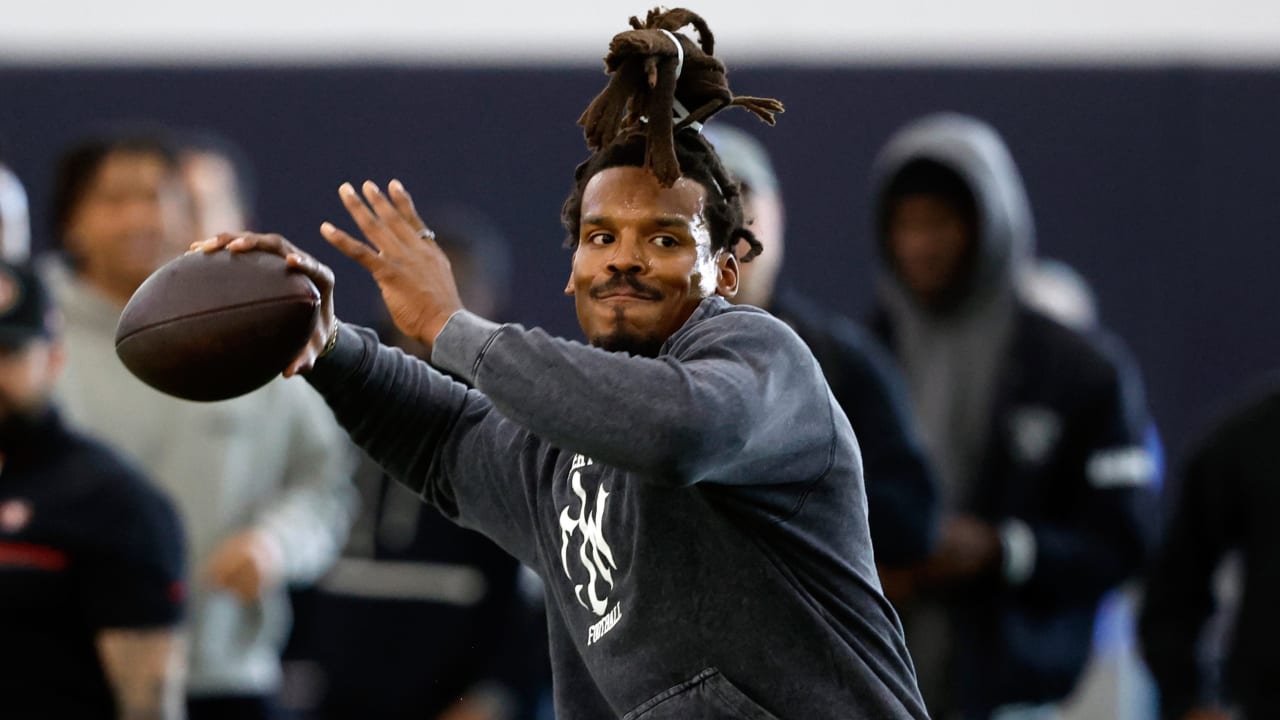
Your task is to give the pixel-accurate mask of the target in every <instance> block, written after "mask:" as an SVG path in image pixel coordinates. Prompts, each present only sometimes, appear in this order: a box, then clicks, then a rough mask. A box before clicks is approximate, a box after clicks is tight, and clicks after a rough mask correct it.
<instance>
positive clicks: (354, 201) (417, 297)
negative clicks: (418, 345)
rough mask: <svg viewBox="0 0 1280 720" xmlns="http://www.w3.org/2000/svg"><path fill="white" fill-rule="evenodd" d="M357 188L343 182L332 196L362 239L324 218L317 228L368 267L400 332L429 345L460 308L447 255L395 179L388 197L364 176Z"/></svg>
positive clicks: (430, 345)
mask: <svg viewBox="0 0 1280 720" xmlns="http://www.w3.org/2000/svg"><path fill="white" fill-rule="evenodd" d="M361 190H362V191H363V193H364V197H363V199H362V198H361V197H360V195H358V194H357V193H356V189H355V188H354V187H352V186H351V184H350V183H344V184H343V185H342V187H340V188H339V189H338V196H339V197H340V198H342V204H343V205H344V206H346V208H347V212H348V213H350V214H351V219H352V220H355V222H356V225H357V226H358V227H359V228H360V232H361V233H363V234H364V237H365V240H367V241H368V242H367V243H365V242H361V241H359V240H357V239H355V238H353V237H351V236H350V235H348V234H347V233H346V232H343V231H342V230H340V229H338V228H337V227H335V226H334V225H333V224H332V223H328V222H326V223H324V224H323V225H321V226H320V233H321V234H322V235H324V238H325V240H328V241H329V244H331V245H333V246H334V247H336V248H338V250H341V251H342V253H343V254H345V255H346V256H347V257H349V258H351V259H352V260H355V261H356V262H358V263H360V265H361V266H362V267H364V269H365V270H368V271H369V274H370V275H372V276H373V279H374V280H375V281H376V282H377V283H378V288H379V289H381V290H382V300H383V302H385V303H386V306H387V311H388V312H390V313H391V319H392V321H394V322H395V324H396V327H398V328H399V329H400V332H403V333H404V334H405V335H408V336H409V337H412V338H417V339H418V340H420V341H422V342H423V343H424V344H425V345H426V346H427V347H428V348H430V347H432V346H433V345H434V344H435V340H436V335H439V334H440V331H441V330H442V329H444V325H445V323H446V322H448V321H449V317H450V316H451V315H453V313H455V312H457V311H458V310H461V309H462V300H461V299H460V298H459V297H458V286H457V283H456V282H455V281H454V279H453V269H452V267H451V266H450V265H449V258H447V257H445V254H444V251H442V250H441V249H440V246H439V245H437V244H436V241H435V233H433V232H431V230H430V228H428V227H427V226H426V223H424V222H422V218H420V217H418V212H417V210H415V209H414V207H413V199H412V198H411V197H409V192H408V191H407V190H405V189H404V185H401V184H400V181H399V180H392V181H391V183H390V184H389V185H388V186H387V190H388V193H389V197H388V195H384V194H383V192H382V190H381V189H380V188H379V187H378V186H377V185H376V184H374V183H373V182H372V181H367V180H366V181H365V183H364V185H363V186H362V187H361ZM366 202H367V204H366Z"/></svg>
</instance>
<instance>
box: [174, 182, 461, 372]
mask: <svg viewBox="0 0 1280 720" xmlns="http://www.w3.org/2000/svg"><path fill="white" fill-rule="evenodd" d="M362 190H363V192H364V197H363V199H362V198H361V196H360V195H359V194H357V193H356V189H355V188H354V187H352V186H351V183H343V185H342V187H340V188H338V197H339V198H341V199H342V204H343V205H344V206H345V207H346V208H347V212H348V213H350V214H351V218H352V219H353V220H355V223H356V225H357V226H358V227H359V228H360V232H361V233H362V234H363V235H364V237H365V239H366V240H367V241H368V242H367V243H366V242H361V241H360V240H357V239H355V238H354V237H352V236H351V235H349V234H347V233H346V232H344V231H343V230H340V229H339V228H337V227H336V226H334V225H333V224H332V223H329V222H326V223H324V224H322V225H321V226H320V234H321V235H322V236H324V239H325V240H327V241H329V244H331V245H333V246H334V247H336V248H337V249H338V250H340V251H341V252H342V253H343V254H344V255H346V256H347V257H349V258H351V259H352V260H355V261H356V262H357V263H359V264H360V265H361V266H362V267H363V268H364V269H365V270H368V271H369V274H370V275H372V276H373V279H374V281H376V282H377V283H378V288H379V289H380V290H381V291H382V300H383V302H384V303H386V306H387V311H388V312H389V313H390V314H391V319H392V321H393V322H395V324H396V327H398V328H399V329H400V332H402V333H404V334H405V335H407V336H409V337H412V338H417V339H418V340H420V341H421V342H423V343H424V344H425V345H426V346H427V348H428V350H430V348H431V347H432V346H433V345H434V344H435V339H436V336H437V335H439V334H440V331H441V330H442V329H444V325H445V323H446V322H448V321H449V317H450V316H451V315H453V313H455V312H456V311H458V310H461V309H462V300H461V299H460V298H459V297H458V286H457V283H456V282H455V281H454V279H453V269H452V267H451V266H450V265H449V259H448V258H447V257H445V254H444V252H443V251H442V250H441V249H440V246H439V245H437V244H436V241H435V235H434V234H433V233H432V232H431V230H430V229H429V228H427V225H426V223H424V222H423V221H422V218H420V217H418V212H417V210H415V209H414V206H413V198H411V197H409V192H408V191H407V190H405V189H404V185H402V184H400V181H399V180H392V181H391V183H390V184H389V185H388V191H389V194H390V197H388V195H386V194H383V192H382V190H381V188H379V187H378V186H377V185H376V184H374V183H373V182H371V181H365V183H364V185H363V186H362ZM224 248H225V249H227V250H230V251H232V252H249V251H254V250H258V251H263V252H270V253H275V254H276V255H280V256H281V257H283V258H284V259H285V263H286V264H287V265H288V266H289V267H290V268H293V269H295V270H297V271H298V272H301V273H303V274H304V275H306V276H307V277H309V278H311V281H312V282H314V283H315V285H316V288H317V289H318V290H319V291H320V318H319V319H318V320H317V321H316V326H315V328H314V329H313V330H312V333H311V338H310V340H309V341H308V342H307V346H306V347H305V348H303V350H302V352H301V353H300V354H299V355H298V357H297V358H296V359H295V360H294V361H293V362H292V363H291V364H290V365H289V367H288V368H286V369H285V371H284V374H285V376H286V377H288V376H292V375H295V374H298V373H305V372H307V371H308V370H310V369H311V368H312V367H313V366H314V365H315V362H316V360H317V359H318V358H319V357H320V355H321V353H323V352H324V349H325V347H326V345H327V344H328V343H329V341H330V340H331V339H332V338H333V336H334V333H336V332H337V327H338V324H337V319H336V317H335V315H334V310H333V282H334V280H333V271H332V270H331V269H330V268H329V267H328V266H326V265H325V264H323V263H321V262H320V261H318V260H316V259H315V258H314V257H312V256H310V255H308V254H307V253H305V252H303V251H301V250H299V249H298V248H297V247H296V246H295V245H293V244H292V243H290V242H289V241H288V240H286V239H285V238H284V237H282V236H280V235H270V234H260V233H248V232H245V233H222V234H221V235H218V236H217V237H214V238H210V239H208V240H203V241H201V242H197V243H195V244H193V245H192V246H191V251H192V252H215V251H218V250H222V249H224Z"/></svg>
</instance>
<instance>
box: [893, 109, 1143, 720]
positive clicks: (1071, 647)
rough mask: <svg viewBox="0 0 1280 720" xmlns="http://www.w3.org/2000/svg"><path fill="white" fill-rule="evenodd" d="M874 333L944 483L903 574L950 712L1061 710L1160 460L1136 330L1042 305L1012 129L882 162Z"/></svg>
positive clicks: (1133, 537) (959, 125)
mask: <svg viewBox="0 0 1280 720" xmlns="http://www.w3.org/2000/svg"><path fill="white" fill-rule="evenodd" d="M872 188H873V195H872V199H873V212H872V217H873V218H874V220H875V230H876V235H875V239H876V243H877V246H878V249H879V256H880V258H881V262H882V266H883V271H882V273H881V277H880V282H879V285H878V307H877V311H876V315H875V318H874V323H873V327H874V328H875V331H876V332H877V334H879V336H880V337H881V338H882V339H883V340H884V341H885V342H886V344H887V345H888V346H889V347H890V348H891V350H892V351H893V353H894V354H895V355H896V356H897V358H898V361H899V362H900V363H901V367H902V369H903V372H904V374H905V376H906V378H907V384H908V388H909V392H910V396H911V404H912V407H913V411H914V414H915V418H916V421H917V423H918V427H920V428H921V432H922V437H923V440H924V444H925V446H926V448H927V449H928V452H929V455H930V457H931V458H932V460H933V465H934V468H935V469H936V471H937V472H938V475H939V479H940V490H941V496H942V504H943V519H942V525H941V531H940V534H939V541H938V544H937V547H936V549H935V551H934V553H933V554H932V556H931V557H930V558H929V559H928V560H926V561H925V562H924V563H922V564H920V565H919V566H918V567H915V568H911V569H909V570H905V571H902V572H901V573H899V574H898V576H897V577H896V578H895V582H894V583H892V585H893V586H895V587H898V588H900V590H901V591H904V592H905V595H904V596H903V598H902V600H901V601H900V602H899V605H898V607H899V608H900V610H901V611H902V614H903V622H904V625H905V627H906V631H907V642H908V646H909V647H910V648H911V653H912V657H913V658H914V659H915V661H916V669H917V672H918V677H919V680H920V686H921V689H922V691H923V692H924V694H925V698H926V704H927V705H928V706H929V708H930V711H931V714H932V715H933V716H934V717H935V718H938V720H949V719H950V718H966V719H973V720H978V719H985V718H999V719H1002V720H1007V719H1013V718H1048V717H1053V716H1054V713H1055V712H1056V711H1057V705H1058V704H1059V703H1060V702H1061V701H1062V700H1063V699H1064V698H1065V697H1066V696H1067V695H1068V694H1069V693H1071V691H1072V690H1073V689H1074V687H1075V686H1076V683H1077V681H1078V679H1079V677H1080V673H1081V670H1082V668H1083V667H1084V664H1085V660H1086V658H1087V656H1088V653H1089V646H1090V639H1091V637H1092V635H1093V627H1094V617H1095V614H1096V611H1097V607H1098V602H1099V599H1100V598H1101V597H1102V596H1103V595H1104V594H1105V593H1106V592H1107V591H1109V590H1111V589H1113V588H1115V587H1116V586H1118V585H1119V584H1120V583H1122V582H1124V581H1125V580H1126V579H1128V578H1130V577H1133V576H1134V575H1135V573H1136V572H1137V571H1138V570H1139V569H1140V568H1141V567H1142V564H1143V562H1144V561H1145V559H1146V557H1147V553H1148V550H1149V546H1150V544H1151V542H1152V534H1153V533H1152V530H1153V529H1152V528H1151V527H1150V522H1149V520H1150V516H1151V514H1152V511H1153V509H1154V507H1155V506H1154V496H1153V483H1154V479H1155V473H1156V462H1155V460H1154V459H1153V458H1152V457H1151V453H1150V452H1149V451H1148V449H1147V447H1146V444H1145V433H1146V429H1147V427H1148V426H1149V424H1150V420H1149V418H1148V415H1147V411H1146V408H1145V403H1144V401H1143V398H1142V391H1141V385H1140V382H1139V379H1138V376H1137V372H1136V369H1135V368H1134V367H1133V365H1132V363H1131V362H1130V361H1129V359H1128V357H1127V356H1126V355H1125V354H1124V353H1123V352H1122V351H1121V349H1120V347H1119V345H1118V343H1116V342H1114V341H1113V340H1110V339H1107V340H1106V341H1103V340H1102V339H1100V338H1097V337H1095V336H1092V335H1090V336H1087V335H1084V334H1081V333H1079V332H1076V331H1073V330H1070V329H1068V328H1067V327H1066V326H1064V325H1061V324H1059V323H1057V322H1055V321H1053V320H1051V319H1049V318H1047V317H1045V316H1043V315H1041V314H1039V313H1038V312H1035V311H1033V310H1032V309H1030V308H1029V307H1028V306H1027V304H1026V303H1025V302H1024V301H1023V300H1021V299H1020V298H1019V297H1018V295H1017V292H1016V279H1017V276H1018V274H1019V273H1020V272H1022V271H1023V269H1024V268H1025V265H1026V263H1027V262H1028V261H1029V259H1030V257H1031V250H1032V243H1033V240H1034V238H1033V227H1032V221H1031V212H1030V207H1029V204H1028V202H1027V199H1026V196H1025V191H1024V189H1023V186H1022V181H1021V178H1020V177H1019V174H1018V172H1017V168H1016V167H1015V165H1014V162H1013V159H1012V158H1011V157H1010V155H1009V152H1008V150H1007V148H1006V147H1005V145H1004V143H1003V141H1002V139H1001V138H1000V137H999V135H998V134H997V133H996V132H995V130H994V129H992V128H991V127H990V126H988V125H987V124H985V123H983V122H981V121H978V120H976V119H973V118H969V117H965V116H961V115H954V114H941V115H934V116H930V117H927V118H923V119H920V120H917V121H915V122H913V123H911V124H909V125H908V126H906V127H905V128H903V129H901V130H900V131H898V132H897V133H895V134H894V136H893V137H892V138H891V139H890V140H889V142H888V143H887V145H886V146H885V147H884V149H883V150H882V151H881V153H880V155H879V157H878V158H877V160H876V163H875V166H874V172H873V182H872Z"/></svg>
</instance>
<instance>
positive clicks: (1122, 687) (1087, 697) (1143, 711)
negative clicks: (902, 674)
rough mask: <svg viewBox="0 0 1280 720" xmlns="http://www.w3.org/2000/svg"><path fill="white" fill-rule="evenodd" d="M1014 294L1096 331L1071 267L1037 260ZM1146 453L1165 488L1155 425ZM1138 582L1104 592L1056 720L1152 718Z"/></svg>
mask: <svg viewBox="0 0 1280 720" xmlns="http://www.w3.org/2000/svg"><path fill="white" fill-rule="evenodd" d="M1018 294H1019V295H1020V296H1021V297H1022V298H1023V300H1025V301H1026V303H1027V304H1028V305H1030V306H1031V307H1032V308H1033V309H1035V310H1037V311H1039V312H1040V313H1042V314H1044V315H1047V316H1049V317H1051V318H1053V319H1054V320H1057V321H1058V322H1060V323H1062V324H1063V325H1066V326H1067V327H1070V328H1072V329H1074V330H1078V331H1080V332H1082V333H1086V334H1087V333H1094V332H1096V331H1097V330H1098V328H1099V319H1098V305H1097V300H1096V298H1095V296H1094V293H1093V288H1091V287H1090V286H1089V282H1088V281H1087V280H1085V279H1084V276H1083V275H1081V274H1080V273H1079V272H1077V271H1076V270H1075V268H1073V267H1071V266H1070V265H1068V264H1066V263H1064V262H1062V261H1061V260H1052V259H1048V258H1038V259H1037V260H1036V261H1035V263H1034V264H1033V265H1031V266H1030V267H1029V268H1028V269H1027V272H1025V273H1023V274H1022V275H1021V276H1020V278H1019V282H1018ZM1146 437H1147V449H1148V450H1149V451H1150V453H1151V457H1152V460H1153V461H1154V462H1155V464H1156V472H1155V473H1154V482H1155V484H1156V486H1157V487H1161V486H1163V479H1164V447H1163V444H1162V443H1161V441H1160V436H1159V433H1158V432H1157V431H1156V427H1155V424H1154V423H1152V424H1151V425H1150V426H1149V427H1148V431H1147V435H1146ZM1140 594H1141V588H1140V587H1139V582H1138V581H1137V580H1135V581H1133V582H1131V583H1129V584H1127V585H1125V586H1123V587H1121V588H1120V589H1118V590H1116V591H1115V592H1112V593H1108V594H1107V595H1106V596H1105V597H1104V598H1103V600H1102V602H1101V604H1100V606H1099V608H1098V617H1097V619H1096V620H1095V627H1094V633H1093V648H1092V649H1091V652H1090V655H1089V660H1088V662H1086V664H1085V669H1084V671H1083V674H1082V677H1081V680H1080V684H1079V685H1078V686H1077V687H1076V689H1075V691H1074V692H1073V693H1072V695H1071V697H1070V699H1069V700H1068V701H1067V702H1066V703H1064V707H1063V712H1062V714H1061V718H1060V719H1059V720H1093V719H1094V718H1100V717H1106V718H1115V719H1116V720H1125V719H1132V720H1146V719H1147V718H1152V717H1154V716H1155V712H1156V709H1155V687H1154V684H1153V683H1152V680H1151V675H1150V673H1148V672H1147V668H1146V666H1145V665H1144V664H1143V663H1142V659H1141V657H1140V654H1139V650H1138V643H1137V631H1136V615H1137V612H1136V607H1137V602H1138V598H1139V596H1140Z"/></svg>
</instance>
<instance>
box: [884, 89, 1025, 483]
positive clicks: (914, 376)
mask: <svg viewBox="0 0 1280 720" xmlns="http://www.w3.org/2000/svg"><path fill="white" fill-rule="evenodd" d="M915 160H932V161H934V162H937V163H939V164H941V165H944V166H946V167H947V168H949V169H951V170H953V171H955V172H956V173H957V174H958V175H959V176H960V177H961V178H962V179H963V180H964V181H965V182H966V184H967V185H968V186H969V189H970V190H971V191H972V192H973V195H974V200H975V201H976V203H977V210H978V238H977V242H978V251H977V252H978V256H977V261H976V262H975V263H974V265H973V266H972V275H971V276H970V277H969V278H967V279H966V280H965V281H964V282H962V283H961V284H960V285H961V289H962V295H961V296H960V297H958V298H956V303H955V304H954V305H953V306H952V307H949V308H948V311H947V312H946V313H943V314H939V313H936V312H933V311H930V310H928V309H926V308H925V307H924V306H922V305H921V304H920V303H919V302H917V301H916V300H915V299H914V298H912V297H911V295H910V293H909V292H908V291H907V289H906V288H905V287H904V286H903V284H902V283H901V281H900V280H899V279H898V276H897V274H896V273H895V272H894V270H893V268H892V267H891V264H890V261H889V257H888V255H887V253H886V252H884V250H885V247H886V245H885V238H884V237H883V236H882V232H883V229H882V228H880V227H877V228H876V232H877V239H878V241H879V245H880V248H881V253H880V258H881V271H880V275H879V282H878V287H877V290H878V293H879V296H880V300H881V304H882V307H883V308H884V310H885V312H886V313H887V314H888V316H889V317H888V319H889V322H890V324H891V325H892V326H893V328H894V334H893V342H894V345H895V347H894V348H893V350H894V352H895V354H896V355H897V356H898V358H899V360H900V361H901V363H902V368H903V370H904V373H905V375H906V378H907V384H908V386H909V388H910V394H911V402H912V406H913V410H914V415H915V417H916V419H917V421H918V422H919V427H920V430H921V435H922V437H923V440H924V443H925V446H926V448H927V449H928V451H929V455H930V457H931V458H933V460H934V463H935V466H936V468H937V471H938V474H939V477H940V479H941V481H942V482H941V485H942V487H941V490H942V496H943V500H944V502H943V505H944V507H955V506H957V505H964V503H965V502H966V501H967V499H968V494H969V492H970V491H971V490H972V486H973V473H975V472H976V471H977V466H978V464H979V462H980V461H981V457H982V452H983V450H984V447H985V442H986V432H987V423H986V418H987V417H988V415H989V412H988V411H989V409H990V404H991V399H992V397H993V395H994V392H995V383H996V377H997V375H998V374H999V372H1000V358H1001V357H1002V356H1003V355H1004V354H1005V353H1006V350H1007V348H1008V343H1009V339H1010V334H1011V331H1012V327H1013V320H1014V315H1015V308H1016V293H1015V279H1016V277H1017V276H1018V274H1019V273H1021V272H1022V268H1023V267H1024V266H1025V265H1026V264H1027V263H1028V262H1029V260H1030V258H1031V255H1032V252H1033V245H1034V230H1033V227H1032V222H1031V209H1030V206H1029V205H1028V203H1027V196H1026V192H1025V191H1024V189H1023V185H1022V178H1021V177H1020V176H1019V174H1018V169H1017V167H1016V166H1015V165H1014V163H1013V158H1012V157H1011V156H1010V155H1009V151H1008V149H1007V148H1006V147H1005V145H1004V142H1003V141H1002V140H1001V139H1000V136H999V135H998V134H997V133H996V131H995V130H994V129H993V128H992V127H991V126H989V125H987V124H986V123H983V122H982V121H980V120H976V119H974V118H971V117H966V116H964V115H957V114H954V113H942V114H937V115H930V116H927V117H924V118H922V119H920V120H917V121H915V122H912V123H911V124H909V125H907V126H906V127H904V128H903V129H901V130H899V131H898V132H897V133H895V134H894V135H893V137H892V138H891V139H890V140H889V142H888V143H887V144H886V145H885V147H884V149H883V150H881V152H880V155H879V157H878V158H877V159H876V161H875V165H874V169H873V177H872V191H873V197H874V198H875V204H876V213H875V215H876V216H877V217H879V216H880V213H881V212H882V211H883V209H884V204H885V202H886V201H887V200H888V198H886V197H884V194H885V191H886V189H887V188H888V185H889V184H890V183H891V182H892V181H893V179H894V178H895V177H896V176H897V175H898V173H899V172H901V171H902V169H903V168H904V167H905V166H906V165H907V164H908V163H911V162H912V161H915Z"/></svg>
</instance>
